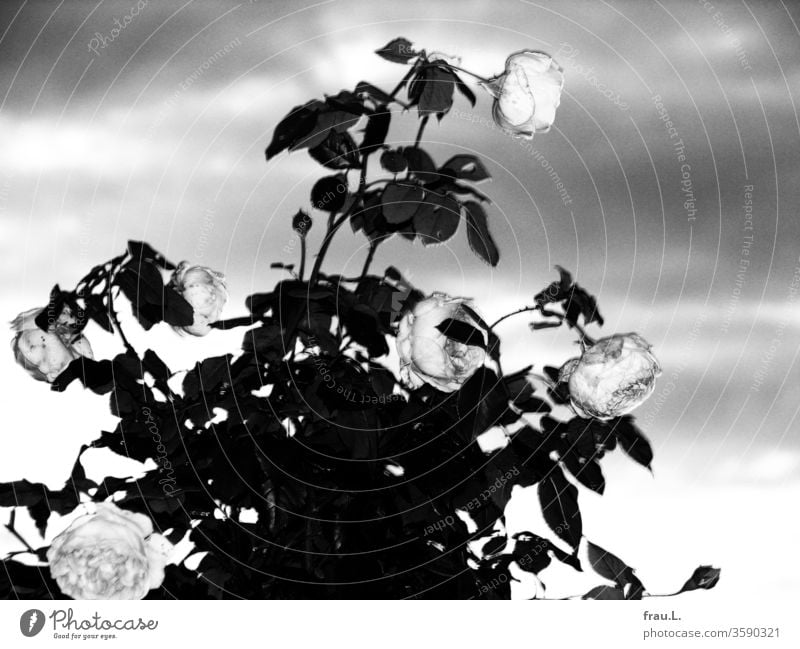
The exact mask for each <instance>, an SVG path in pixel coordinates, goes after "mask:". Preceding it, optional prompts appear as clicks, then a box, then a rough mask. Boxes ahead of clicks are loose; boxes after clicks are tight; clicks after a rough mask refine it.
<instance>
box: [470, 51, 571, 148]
mask: <svg viewBox="0 0 800 649" xmlns="http://www.w3.org/2000/svg"><path fill="white" fill-rule="evenodd" d="M483 86H484V88H486V89H487V90H488V91H489V92H490V93H491V94H492V96H494V98H495V101H494V106H493V107H492V115H493V117H494V121H495V123H496V124H497V125H498V126H499V127H500V128H502V129H503V130H504V131H506V132H507V133H510V134H511V135H514V136H515V137H521V138H524V139H527V140H530V139H532V138H533V134H534V133H546V132H547V131H549V130H550V127H551V126H552V125H553V122H554V121H555V118H556V108H558V105H559V104H560V103H561V90H562V89H563V87H564V69H563V68H562V67H561V66H560V65H558V64H557V63H556V62H555V61H554V60H553V57H551V56H550V55H549V54H546V53H545V52H537V51H534V50H523V51H521V52H516V53H514V54H512V55H511V56H509V57H508V59H506V70H505V72H504V73H503V74H501V75H500V76H498V77H495V78H494V79H491V80H490V81H489V82H488V83H484V84H483Z"/></svg>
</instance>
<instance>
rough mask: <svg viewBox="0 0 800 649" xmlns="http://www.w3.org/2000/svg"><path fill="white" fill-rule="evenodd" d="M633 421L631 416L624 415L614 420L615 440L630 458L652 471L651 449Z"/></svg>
mask: <svg viewBox="0 0 800 649" xmlns="http://www.w3.org/2000/svg"><path fill="white" fill-rule="evenodd" d="M634 421H635V420H634V418H633V417H631V416H630V415H625V416H624V417H620V418H619V419H618V420H617V421H616V422H614V424H613V429H614V432H615V433H616V435H617V441H618V442H619V445H620V446H621V447H622V449H623V450H624V451H625V453H627V454H628V456H630V458H631V459H632V460H634V461H635V462H638V463H639V464H641V465H642V466H643V467H646V468H648V469H650V470H651V471H652V466H651V465H652V462H653V449H652V448H651V446H650V442H648V441H647V438H646V437H645V436H644V435H643V434H642V431H640V430H639V428H638V426H636V424H635V423H634Z"/></svg>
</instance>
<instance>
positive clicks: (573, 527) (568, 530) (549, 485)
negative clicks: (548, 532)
mask: <svg viewBox="0 0 800 649" xmlns="http://www.w3.org/2000/svg"><path fill="white" fill-rule="evenodd" d="M538 494H539V503H540V504H541V506H542V515H543V516H544V520H545V521H546V522H547V524H548V525H549V526H550V529H552V530H553V531H554V532H555V533H556V534H557V535H558V537H559V538H560V539H562V540H564V541H566V542H567V543H569V544H570V545H571V546H572V547H573V548H577V547H578V544H579V543H580V541H581V534H582V532H583V523H582V521H581V512H580V508H579V507H578V490H577V489H576V488H575V486H574V485H573V484H571V483H570V482H569V481H568V480H567V479H566V478H565V477H564V474H563V472H562V471H561V469H560V468H559V467H557V466H555V467H553V469H552V470H551V471H550V473H548V475H547V476H546V477H545V478H544V479H543V480H542V481H541V482H540V483H539V486H538Z"/></svg>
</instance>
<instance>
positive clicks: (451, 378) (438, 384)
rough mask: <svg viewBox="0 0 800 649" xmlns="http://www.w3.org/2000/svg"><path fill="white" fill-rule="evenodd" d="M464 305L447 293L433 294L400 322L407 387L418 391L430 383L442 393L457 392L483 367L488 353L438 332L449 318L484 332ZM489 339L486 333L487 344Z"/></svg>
mask: <svg viewBox="0 0 800 649" xmlns="http://www.w3.org/2000/svg"><path fill="white" fill-rule="evenodd" d="M465 302H466V300H463V299H460V298H452V297H449V296H448V295H445V294H444V293H434V294H433V295H431V296H430V297H428V298H425V299H424V300H421V301H420V302H418V303H417V304H416V305H415V306H414V308H413V309H412V310H411V311H409V312H408V313H406V314H405V315H404V316H403V317H402V318H401V320H400V324H399V328H398V332H397V353H398V354H399V355H400V378H401V379H402V381H403V383H405V384H406V385H407V386H408V387H410V388H412V389H417V388H419V387H422V385H423V383H427V384H429V385H432V386H433V387H435V388H437V389H439V390H442V391H443V392H454V391H455V390H458V389H459V388H460V387H461V386H462V385H463V384H464V383H465V382H466V381H467V379H469V377H471V376H472V375H473V374H474V373H475V371H476V370H477V369H478V368H479V367H480V366H481V365H483V364H484V361H485V359H486V352H485V351H484V350H483V349H481V348H480V347H476V346H474V345H465V344H464V343H461V342H458V341H456V340H453V339H451V338H448V337H447V336H445V335H444V334H443V333H442V332H441V331H439V330H438V329H437V326H438V325H440V324H441V323H442V322H443V321H444V320H447V319H448V318H450V319H453V320H460V321H462V322H465V323H467V324H469V325H471V326H473V327H476V328H478V330H481V327H480V325H479V324H478V323H477V322H475V320H474V319H473V318H472V316H470V314H469V313H468V312H467V311H466V310H465V309H464V304H465ZM481 331H482V330H481ZM486 338H487V336H486V334H485V332H484V342H486Z"/></svg>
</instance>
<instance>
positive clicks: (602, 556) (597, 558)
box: [586, 541, 633, 587]
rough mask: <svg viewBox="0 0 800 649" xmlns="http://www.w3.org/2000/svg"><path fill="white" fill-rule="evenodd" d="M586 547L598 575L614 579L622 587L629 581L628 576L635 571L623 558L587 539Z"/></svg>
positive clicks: (590, 562) (610, 579)
mask: <svg viewBox="0 0 800 649" xmlns="http://www.w3.org/2000/svg"><path fill="white" fill-rule="evenodd" d="M586 549H587V554H588V556H589V564H590V565H591V566H592V569H593V570H594V571H595V572H596V573H597V574H598V575H600V576H601V577H605V578H606V579H608V580H609V581H613V582H614V583H615V584H617V585H618V586H620V587H622V586H624V585H625V584H627V583H628V581H629V579H628V577H629V575H631V574H632V573H633V570H632V569H631V567H630V566H629V565H628V564H626V563H625V562H624V561H623V560H622V559H620V558H619V557H618V556H616V555H615V554H612V553H611V552H608V551H607V550H604V549H603V548H601V547H600V546H599V545H595V544H594V543H592V542H591V541H587V543H586Z"/></svg>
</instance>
